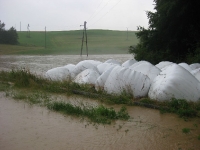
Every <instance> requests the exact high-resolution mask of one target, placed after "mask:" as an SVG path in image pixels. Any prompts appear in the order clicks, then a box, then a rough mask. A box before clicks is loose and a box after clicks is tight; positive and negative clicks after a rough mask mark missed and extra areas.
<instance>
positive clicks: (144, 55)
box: [129, 0, 200, 64]
mask: <svg viewBox="0 0 200 150" xmlns="http://www.w3.org/2000/svg"><path fill="white" fill-rule="evenodd" d="M154 2H155V7H154V9H155V12H150V11H147V17H148V19H149V27H148V29H145V28H143V27H141V26H139V27H138V30H139V31H138V32H137V33H136V35H137V37H138V38H139V40H140V41H139V43H138V44H137V45H136V46H131V47H130V48H129V51H130V52H131V53H134V55H135V58H136V59H137V60H147V61H150V62H151V63H153V64H156V63H158V62H160V61H172V62H177V63H178V62H183V61H184V62H194V61H199V60H200V57H199V60H198V58H197V57H196V56H197V54H198V53H199V51H200V50H199V48H200V9H199V7H200V1H198V0H193V1H188V0H154ZM194 57H195V58H196V59H194Z"/></svg>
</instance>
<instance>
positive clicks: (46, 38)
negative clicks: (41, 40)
mask: <svg viewBox="0 0 200 150" xmlns="http://www.w3.org/2000/svg"><path fill="white" fill-rule="evenodd" d="M46 39H47V37H46V26H45V49H46V47H47V45H46Z"/></svg>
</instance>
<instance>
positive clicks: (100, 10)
mask: <svg viewBox="0 0 200 150" xmlns="http://www.w3.org/2000/svg"><path fill="white" fill-rule="evenodd" d="M110 1H111V0H108V1H107V3H106V4H105V5H104V6H103V7H102V8H101V9H100V10H99V11H98V12H97V13H96V14H95V15H94V16H93V17H92V18H91V19H93V18H94V17H96V16H97V15H98V14H99V12H101V11H102V10H103V9H104V8H105V7H106V6H107V5H108V3H109V2H110ZM88 21H90V20H88Z"/></svg>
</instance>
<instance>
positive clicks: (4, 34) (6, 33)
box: [0, 21, 18, 45]
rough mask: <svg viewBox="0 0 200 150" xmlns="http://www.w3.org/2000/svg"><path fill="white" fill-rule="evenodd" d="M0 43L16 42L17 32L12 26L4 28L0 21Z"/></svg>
mask: <svg viewBox="0 0 200 150" xmlns="http://www.w3.org/2000/svg"><path fill="white" fill-rule="evenodd" d="M0 44H13V45H14V44H18V34H17V31H16V29H15V28H14V27H11V28H10V29H9V30H5V24H4V23H1V21H0Z"/></svg>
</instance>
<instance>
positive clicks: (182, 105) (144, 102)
mask: <svg viewBox="0 0 200 150" xmlns="http://www.w3.org/2000/svg"><path fill="white" fill-rule="evenodd" d="M0 82H1V84H0V90H1V91H3V90H6V89H9V87H11V86H12V88H14V89H23V90H25V91H29V92H30V91H40V92H41V93H55V94H67V95H72V94H80V95H83V96H86V97H90V98H95V99H97V100H100V101H102V102H104V103H109V104H124V105H141V106H146V107H150V108H156V109H159V110H160V111H161V112H162V113H166V112H168V113H176V114H178V115H179V116H180V117H183V118H189V117H200V102H196V103H194V102H187V101H186V100H182V99H171V100H169V101H165V102H158V101H155V100H151V99H149V98H141V99H133V96H132V95H129V94H127V93H125V92H123V93H122V94H121V95H120V96H116V95H110V94H107V93H105V92H104V91H99V92H97V91H96V90H95V89H94V87H92V86H89V85H79V84H76V83H74V82H71V81H64V82H55V81H50V80H46V79H44V78H40V77H37V76H35V75H33V74H31V73H30V72H29V71H27V70H12V71H10V72H4V71H1V72H0ZM25 93H28V92H25ZM17 97H18V99H20V97H22V98H23V96H22V95H21V96H20V95H17ZM31 97H33V96H31ZM35 97H36V98H34V99H37V95H35ZM27 99H28V98H27ZM29 99H30V98H29ZM38 99H39V98H38ZM29 101H33V102H35V103H37V101H36V100H35V101H34V100H31V99H30V100H29ZM38 103H39V102H38ZM58 106H59V107H60V109H58ZM65 107H66V108H68V107H69V108H70V107H71V105H68V104H66V105H65V104H63V103H60V104H58V103H54V102H53V103H49V105H48V108H50V109H53V110H58V111H61V112H66V113H69V112H68V111H67V110H63V108H65ZM73 109H75V110H76V109H79V108H73ZM99 109H100V108H99ZM99 109H97V110H98V111H99ZM102 109H103V108H102ZM81 111H83V114H86V113H85V112H84V110H81ZM93 111H94V110H93ZM108 111H110V109H108ZM100 114H101V113H100ZM116 114H117V113H116ZM100 118H101V117H100ZM116 118H118V117H116ZM93 121H94V120H93Z"/></svg>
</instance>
